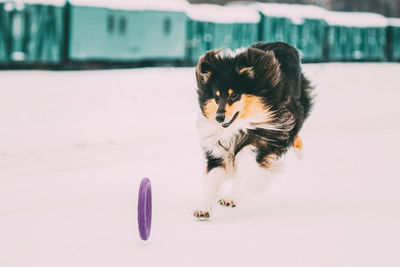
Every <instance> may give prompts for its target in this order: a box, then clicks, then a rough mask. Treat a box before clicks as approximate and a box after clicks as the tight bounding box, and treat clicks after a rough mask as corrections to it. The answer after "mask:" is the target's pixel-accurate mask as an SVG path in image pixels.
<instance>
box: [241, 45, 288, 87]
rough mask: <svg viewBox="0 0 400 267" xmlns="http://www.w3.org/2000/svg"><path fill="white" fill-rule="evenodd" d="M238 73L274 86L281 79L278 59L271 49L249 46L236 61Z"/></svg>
mask: <svg viewBox="0 0 400 267" xmlns="http://www.w3.org/2000/svg"><path fill="white" fill-rule="evenodd" d="M236 70H237V72H238V73H239V75H246V76H247V77H248V78H250V79H262V80H264V82H267V81H269V82H270V84H271V85H272V86H276V85H277V84H278V83H279V82H280V81H281V69H280V63H279V61H278V59H277V58H276V57H275V53H274V51H272V50H267V51H264V50H261V49H257V48H252V47H250V48H249V49H247V51H246V52H244V53H243V54H242V55H240V56H239V58H238V61H237V63H236Z"/></svg>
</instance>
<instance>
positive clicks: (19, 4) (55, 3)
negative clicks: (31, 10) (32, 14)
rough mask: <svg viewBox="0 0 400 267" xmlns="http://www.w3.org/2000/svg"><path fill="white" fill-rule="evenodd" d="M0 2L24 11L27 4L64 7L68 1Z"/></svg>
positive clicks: (17, 0) (24, 0) (18, 0)
mask: <svg viewBox="0 0 400 267" xmlns="http://www.w3.org/2000/svg"><path fill="white" fill-rule="evenodd" d="M0 2H6V3H7V4H8V5H9V6H13V7H15V8H17V9H22V8H23V6H24V5H25V4H28V5H30V4H41V5H52V6H64V5H65V2H66V0H13V1H0ZM7 8H9V7H7Z"/></svg>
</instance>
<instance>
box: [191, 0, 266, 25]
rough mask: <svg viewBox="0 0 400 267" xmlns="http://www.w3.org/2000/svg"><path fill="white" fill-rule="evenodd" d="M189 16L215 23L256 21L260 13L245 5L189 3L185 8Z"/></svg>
mask: <svg viewBox="0 0 400 267" xmlns="http://www.w3.org/2000/svg"><path fill="white" fill-rule="evenodd" d="M186 14H187V16H188V17H189V18H191V19H193V20H197V21H209V22H217V23H235V22H241V23H258V22H259V21H260V19H261V17H260V14H259V13H258V12H257V11H256V10H254V9H252V8H248V7H247V6H235V5H232V6H218V5H211V4H197V5H189V6H188V7H187V9H186Z"/></svg>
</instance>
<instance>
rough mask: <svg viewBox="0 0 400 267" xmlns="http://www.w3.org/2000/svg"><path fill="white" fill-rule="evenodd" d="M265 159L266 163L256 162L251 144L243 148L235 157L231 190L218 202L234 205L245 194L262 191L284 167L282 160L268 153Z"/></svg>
mask: <svg viewBox="0 0 400 267" xmlns="http://www.w3.org/2000/svg"><path fill="white" fill-rule="evenodd" d="M266 160H268V163H266V164H263V163H259V162H257V150H256V149H255V148H254V147H253V146H247V147H245V148H243V149H242V150H241V151H240V152H239V153H238V154H237V155H236V158H235V176H234V182H233V185H232V189H231V192H230V193H229V194H228V195H227V196H226V197H224V198H223V199H221V200H219V201H218V203H219V204H220V205H223V206H226V207H236V206H237V205H238V203H239V202H240V200H241V199H243V198H244V197H245V196H246V195H249V194H254V193H260V192H263V191H264V190H265V189H266V188H267V187H268V186H269V184H270V183H271V181H272V180H273V178H275V176H276V175H277V174H279V173H281V172H282V171H283V168H284V166H283V162H280V161H279V160H277V159H276V157H275V156H271V155H270V156H268V158H267V159H266Z"/></svg>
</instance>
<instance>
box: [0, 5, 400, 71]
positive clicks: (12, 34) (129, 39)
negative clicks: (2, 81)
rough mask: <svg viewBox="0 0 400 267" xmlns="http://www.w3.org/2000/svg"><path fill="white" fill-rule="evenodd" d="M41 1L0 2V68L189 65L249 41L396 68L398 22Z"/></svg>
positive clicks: (316, 13) (272, 10) (255, 8)
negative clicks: (286, 45) (393, 64)
mask: <svg viewBox="0 0 400 267" xmlns="http://www.w3.org/2000/svg"><path fill="white" fill-rule="evenodd" d="M48 1H49V0H47V2H38V1H33V0H29V2H28V0H26V1H24V2H21V1H5V2H0V28H1V31H0V66H2V67H3V68H10V67H11V68H12V67H16V66H17V67H18V66H20V67H37V66H40V67H43V66H45V67H49V68H50V67H55V66H56V67H64V66H68V65H71V64H72V65H75V66H79V65H82V66H87V65H88V64H97V65H98V64H102V65H103V66H107V65H110V64H117V63H124V64H137V65H141V66H143V65H158V64H169V65H174V66H178V65H193V64H195V63H196V62H197V60H198V58H199V57H200V56H201V55H202V54H204V53H205V51H207V50H210V49H214V48H221V47H226V48H230V49H236V48H240V47H246V46H249V45H251V44H252V43H254V42H256V41H264V42H273V41H282V42H287V43H289V44H292V45H293V46H295V47H296V48H297V49H298V50H299V51H300V53H301V55H302V59H303V62H329V61H384V60H390V61H400V19H388V18H385V17H383V16H381V15H378V14H373V13H346V12H329V11H327V10H325V9H322V8H320V7H316V6H309V5H288V4H265V3H264V4H261V3H253V4H248V5H230V6H216V5H189V4H186V3H184V2H180V3H181V4H180V5H175V6H168V5H165V3H164V5H163V6H162V7H161V4H156V5H153V6H150V5H148V6H146V4H142V5H141V6H139V7H138V6H135V5H131V4H130V5H129V6H127V5H126V3H125V4H124V3H123V2H118V4H117V5H116V4H115V3H116V2H114V1H109V2H107V3H108V4H103V5H102V6H98V5H96V2H95V1H88V0H72V1H69V2H64V1H62V0H59V1H58V0H57V2H55V1H53V2H48ZM158 3H162V2H158Z"/></svg>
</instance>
